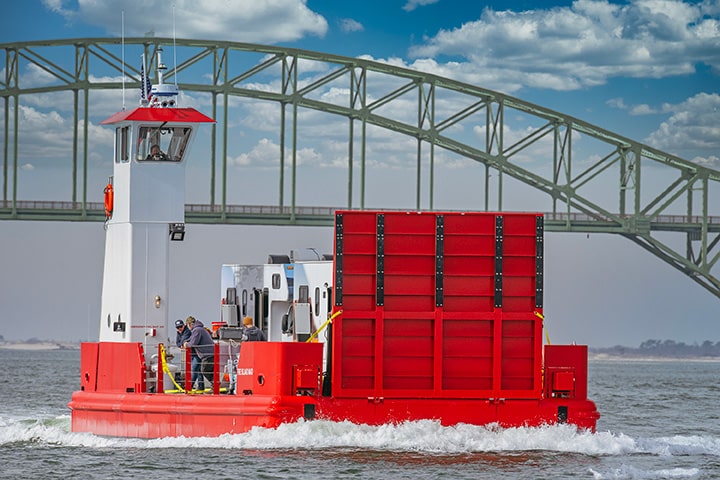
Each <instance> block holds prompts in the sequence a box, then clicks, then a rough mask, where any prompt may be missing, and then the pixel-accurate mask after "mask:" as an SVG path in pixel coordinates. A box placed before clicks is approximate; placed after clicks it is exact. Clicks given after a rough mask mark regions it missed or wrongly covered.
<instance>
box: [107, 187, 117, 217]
mask: <svg viewBox="0 0 720 480" xmlns="http://www.w3.org/2000/svg"><path fill="white" fill-rule="evenodd" d="M114 201H115V195H114V193H113V186H112V182H108V184H107V185H106V186H105V218H106V219H108V218H110V217H112V214H113V203H114Z"/></svg>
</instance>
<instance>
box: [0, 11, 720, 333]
mask: <svg viewBox="0 0 720 480" xmlns="http://www.w3.org/2000/svg"><path fill="white" fill-rule="evenodd" d="M163 5H165V6H168V5H173V2H160V1H157V0H146V1H139V0H126V1H121V0H109V1H103V2H99V1H95V0H92V1H91V0H79V1H63V0H27V1H22V2H21V1H7V2H4V3H3V16H2V19H1V20H0V26H2V28H0V43H7V42H21V41H29V40H52V39H60V38H83V37H117V36H119V35H120V25H121V21H120V17H121V13H120V12H124V16H125V35H126V36H143V35H145V33H146V32H148V31H151V30H152V31H154V32H156V35H158V36H171V34H172V28H173V27H172V11H171V10H167V9H165V10H163V8H162V7H163ZM174 5H175V6H176V13H175V15H176V31H177V36H178V37H179V38H197V39H222V40H232V41H243V42H251V43H261V44H272V45H283V46H288V47H295V48H303V49H307V50H315V51H322V52H327V53H333V54H339V55H345V56H363V57H367V58H371V59H375V60H378V61H383V62H392V63H394V64H397V65H402V66H406V67H409V68H418V69H426V70H430V71H432V72H433V73H437V74H439V75H442V76H447V77H451V78H454V79H458V80H461V81H464V82H468V83H473V84H477V85H480V86H482V87H484V88H488V89H492V90H498V91H502V92H504V93H508V94H510V95H513V96H516V97H519V98H522V99H524V100H527V101H530V102H533V103H536V104H539V105H542V106H544V107H547V108H551V109H554V110H557V111H560V112H563V113H567V114H570V115H573V116H576V117H578V118H580V119H582V120H585V121H588V122H590V123H593V124H596V125H598V126H601V127H603V128H606V129H608V130H610V131H614V132H617V133H620V134H622V135H624V136H627V137H630V138H633V139H636V140H639V141H643V142H646V143H648V144H650V145H651V146H653V147H655V148H658V149H660V150H664V151H668V152H670V153H673V154H677V155H679V156H680V157H683V158H686V159H688V160H691V161H696V162H700V163H703V164H706V165H709V166H711V167H713V168H716V169H720V149H719V148H718V146H719V145H720V92H719V90H720V88H719V85H720V84H719V83H718V80H719V79H720V75H719V74H720V71H719V70H718V68H719V67H720V2H718V1H717V0H713V1H708V0H706V1H674V0H637V1H629V2H628V1H622V2H621V1H612V2H607V1H587V0H578V1H575V2H571V1H556V2H549V1H547V2H538V1H532V2H531V1H512V2H511V1H489V2H481V1H470V2H468V1H467V0H399V1H379V0H366V1H364V2H345V1H338V0H318V1H312V0H309V1H300V0H275V1H272V2H270V1H267V2H258V1H257V0H194V1H191V0H177V1H176V2H174ZM26 113H27V115H28V116H27V118H26V120H27V122H26V123H25V124H26V125H27V126H34V125H35V124H33V123H32V122H33V120H36V121H37V122H38V123H37V127H34V128H42V129H43V130H44V131H45V132H46V133H47V134H48V135H51V134H52V133H53V132H56V133H57V134H58V135H62V134H63V132H66V131H67V130H66V129H67V128H68V126H67V125H66V123H65V122H64V120H63V118H64V114H66V113H67V112H63V111H62V110H61V109H59V108H57V109H52V108H42V107H40V106H33V107H32V109H30V110H28V111H27V112H26ZM52 114H54V115H52ZM65 135H66V134H65ZM97 138H98V142H101V141H102V142H105V143H107V140H108V138H110V137H109V133H108V132H106V134H103V133H102V129H101V128H98V135H97ZM33 147H35V148H39V147H40V146H38V145H34V146H33ZM100 148H101V147H100V145H98V149H100ZM196 148H197V147H196ZM244 148H245V147H238V149H236V150H235V151H231V152H230V155H231V156H232V157H233V161H234V165H236V166H238V167H240V166H243V165H252V162H253V161H254V160H253V159H254V158H256V156H254V155H253V152H259V151H261V145H260V143H258V144H257V145H254V146H252V145H251V146H247V149H244ZM49 149H51V145H48V146H47V148H44V149H43V150H42V151H43V152H47V151H49ZM33 151H34V150H32V149H31V148H30V146H28V149H27V152H26V154H25V156H24V157H23V159H22V160H21V161H22V162H23V165H24V166H26V167H27V171H31V170H32V169H33V168H34V165H35V164H40V162H41V159H40V158H39V157H40V156H41V154H40V153H37V154H35V157H33V155H34V154H33V153H32V152H33ZM99 151H100V150H99ZM311 153H312V155H313V156H314V157H322V155H323V152H322V151H320V150H319V149H318V150H316V151H313V152H311ZM21 154H22V152H21ZM45 154H47V153H43V155H45ZM35 171H36V172H38V171H39V169H36V170H35ZM38 176H39V175H38ZM32 185H35V184H32ZM38 185H40V184H38ZM609 188H611V189H612V188H614V187H609ZM98 191H101V188H100V189H99V190H98ZM50 197H51V198H52V194H51V195H50ZM25 198H27V199H31V198H28V197H25ZM714 213H715V214H716V215H717V214H720V213H719V212H718V211H717V208H716V209H715V212H714ZM28 223H30V222H25V223H22V222H0V235H2V237H3V241H4V242H6V241H7V242H8V243H7V245H8V248H6V249H3V253H0V261H2V264H3V265H12V266H14V267H15V268H6V269H4V270H3V273H2V274H0V287H3V288H0V290H1V291H2V293H0V295H3V297H1V300H2V301H1V302H0V303H2V305H3V307H4V311H3V312H2V313H1V314H0V315H2V322H1V323H0V335H4V336H5V337H6V338H13V337H16V338H27V337H30V336H39V337H45V338H49V337H52V336H55V337H57V336H58V335H60V333H55V334H54V335H49V334H47V333H46V332H45V331H44V330H42V329H41V330H39V331H37V330H34V327H33V325H32V324H23V325H18V323H17V322H18V320H19V319H21V318H22V319H25V318H36V317H41V316H42V312H43V305H42V304H37V302H34V301H33V298H35V295H36V294H37V292H36V291H34V288H35V287H36V285H35V283H34V282H33V281H32V280H31V279H30V278H36V277H37V276H38V272H40V271H43V272H45V273H44V275H49V277H48V278H49V279H51V280H50V283H52V284H53V285H54V286H53V288H52V289H50V291H49V292H48V295H50V296H51V298H52V300H51V301H52V302H53V304H56V305H57V304H61V305H63V307H64V311H67V312H69V314H71V315H74V316H76V317H77V316H81V317H82V321H81V322H79V323H80V327H78V326H77V325H76V324H73V323H72V322H71V324H70V325H68V327H67V328H68V330H67V331H63V332H62V335H63V336H66V337H67V338H69V339H77V338H84V337H86V336H87V335H86V333H87V331H88V326H87V323H88V322H87V321H86V317H88V318H90V317H92V316H93V313H94V312H95V310H99V290H98V294H97V296H98V300H97V301H95V300H94V299H93V300H88V298H89V297H93V296H95V294H94V289H96V288H97V281H98V279H100V278H101V272H100V271H98V270H99V269H101V268H102V264H101V263H100V264H99V266H98V264H97V262H98V261H99V260H98V257H101V256H102V232H97V231H96V230H97V228H98V225H92V224H83V225H77V224H75V225H56V224H33V225H28ZM51 227H52V228H53V230H56V231H58V232H61V234H62V237H61V239H62V240H61V241H59V242H57V243H56V244H54V245H43V244H42V243H41V242H42V240H41V239H43V238H45V237H46V235H43V231H44V229H49V228H51ZM201 228H202V229H204V230H203V231H202V234H199V235H198V236H200V237H205V236H207V238H214V235H211V234H210V233H208V232H210V231H222V232H223V235H225V236H227V237H228V240H227V241H228V242H229V243H232V242H235V241H236V239H237V236H240V237H243V236H245V234H246V233H247V231H246V230H245V229H244V227H234V228H235V229H234V230H231V229H229V228H224V227H198V229H201ZM213 229H215V230H213ZM303 232H304V233H303V234H302V235H301V234H299V233H297V234H294V235H293V236H296V237H297V238H296V239H294V241H297V242H301V241H305V242H316V243H314V244H318V243H319V244H320V245H321V246H323V247H324V246H326V245H327V246H328V248H329V246H330V245H331V243H330V241H331V239H330V238H327V237H328V236H329V235H328V234H327V232H326V231H324V230H323V229H317V230H312V229H311V230H309V231H307V232H305V231H303ZM268 235H272V234H268ZM35 236H37V237H38V238H37V239H35V240H33V243H30V242H28V239H29V238H35ZM569 237H570V236H563V235H557V236H555V235H549V238H548V247H547V248H548V249H551V251H557V254H556V255H557V257H558V258H559V259H560V260H558V261H557V262H556V263H555V264H554V265H552V264H549V265H548V270H549V271H548V277H547V278H548V280H547V282H548V283H550V279H553V280H555V282H556V284H557V287H556V290H557V291H559V292H561V293H558V294H557V296H555V297H551V298H555V299H556V300H548V302H550V306H554V307H555V312H554V313H555V315H556V316H558V317H563V318H566V320H561V321H560V323H561V328H558V330H560V331H561V332H563V333H560V334H559V336H560V338H558V340H559V341H563V340H564V341H578V342H581V343H590V344H595V345H599V346H602V345H613V344H625V345H637V344H639V343H640V342H641V341H643V340H645V339H648V338H661V339H665V338H671V339H676V340H680V341H686V342H692V341H695V340H697V341H702V340H705V339H711V340H714V341H718V340H720V322H719V321H718V314H717V311H718V306H720V303H719V302H720V301H719V300H718V299H717V298H715V297H712V295H710V294H708V293H707V292H705V291H704V290H703V289H702V288H701V287H699V286H697V285H696V284H694V283H693V282H691V281H690V280H689V279H687V278H685V277H684V276H683V275H681V274H679V273H677V272H675V271H674V270H672V269H671V268H670V267H667V266H665V265H664V264H662V263H661V262H660V261H659V260H656V259H654V258H652V257H651V256H650V255H649V254H647V253H645V252H644V251H641V250H640V249H638V248H637V247H634V246H632V245H628V244H629V242H627V241H624V240H621V239H615V238H612V239H608V238H603V239H600V238H599V237H598V238H595V237H593V238H585V239H584V240H585V242H581V243H578V241H577V240H576V239H570V238H569ZM196 238H197V237H196ZM78 239H79V240H78ZM90 239H92V242H91V241H90ZM208 241H209V240H208ZM34 242H37V243H34ZM78 242H79V243H80V244H82V245H86V247H84V248H80V249H79V250H77V251H75V249H76V245H77V244H78ZM590 242H592V243H590ZM62 244H64V247H63V248H60V247H61V246H62ZM96 244H99V246H98V245H96ZM186 244H187V248H189V249H193V248H195V249H197V250H192V251H193V252H195V253H194V254H193V255H190V257H192V260H193V261H195V262H196V263H194V264H193V265H192V266H190V265H186V266H182V265H178V266H175V267H173V268H177V269H179V270H178V271H179V275H180V276H184V275H192V274H193V272H195V271H198V270H202V271H203V272H206V273H207V275H215V277H217V279H215V277H212V279H213V281H216V280H217V281H219V266H218V265H219V263H221V262H222V261H230V260H231V259H229V258H224V257H223V258H220V257H217V256H215V257H207V256H203V254H202V252H204V251H207V250H208V248H207V246H206V245H202V244H200V243H195V242H194V241H193V242H186ZM28 245H33V248H28ZM273 245H275V243H273ZM589 245H591V247H589V248H591V249H592V252H593V255H597V256H598V257H599V256H600V252H603V254H604V255H605V257H603V258H606V259H607V258H610V259H612V262H608V261H598V262H595V263H593V262H590V263H589V264H588V265H583V266H584V268H587V269H589V271H590V272H592V273H588V274H587V275H588V276H589V277H590V278H589V279H587V278H586V279H585V280H584V281H583V282H578V281H576V280H577V278H581V277H580V274H579V273H578V272H577V271H575V270H573V267H574V266H577V264H578V262H572V263H573V264H572V265H571V264H565V263H563V262H562V261H561V259H562V258H563V256H565V255H566V252H568V255H569V252H575V254H576V255H578V256H579V257H580V258H583V259H588V257H590V256H591V255H588V246H589ZM267 246H268V245H267V242H260V244H259V245H256V246H253V248H252V249H250V248H248V249H246V251H244V252H243V253H242V255H240V254H238V258H236V259H232V260H233V261H238V262H247V263H254V262H257V261H258V259H262V258H264V255H265V254H266V253H268V252H266V251H264V250H263V249H265V248H267ZM303 246H308V244H303V245H297V244H295V245H288V246H287V247H283V243H282V242H279V241H278V242H277V246H276V248H278V249H283V248H285V249H290V248H298V247H303ZM56 248H57V251H55V250H54V249H56ZM98 249H99V250H98ZM217 249H218V248H216V247H213V248H212V250H217ZM220 250H221V249H220ZM71 251H72V252H75V254H76V255H78V257H77V259H76V260H72V259H73V258H74V257H72V255H70V254H69V253H67V252H71ZM9 252H14V253H9ZM83 254H86V255H88V256H90V257H92V258H93V259H94V260H93V261H83V259H82V255H83ZM46 255H47V257H45V256H46ZM60 257H62V259H63V260H67V261H68V265H66V266H64V267H62V268H61V269H54V268H49V267H48V265H52V264H53V262H57V261H58V258H60ZM240 257H242V258H240ZM588 261H589V260H588ZM581 263H583V264H584V263H585V262H581ZM613 264H615V265H616V266H617V265H631V266H632V267H631V269H628V270H621V271H620V272H618V271H617V270H616V269H613V266H612V265H613ZM82 266H87V268H86V269H83V268H81V267H82ZM23 270H30V272H32V273H31V274H26V273H25V272H23ZM75 270H77V273H76V274H74V278H76V281H74V282H65V281H63V280H62V279H66V278H67V275H68V274H69V272H73V271H75ZM215 270H217V272H216V274H215V273H212V272H214V271H215ZM11 272H12V273H11ZM51 274H52V275H51ZM27 275H29V278H28V279H26V280H24V281H22V282H21V281H18V278H23V279H25V277H26V276H27ZM50 275H51V276H50ZM83 282H87V283H83ZM67 283H69V285H68V284H67ZM178 288H179V289H180V290H183V289H186V292H187V291H190V289H189V287H187V286H186V285H184V284H182V282H180V281H179V280H178ZM208 288H209V290H208V292H209V293H207V294H206V296H207V297H209V298H212V299H213V300H211V302H214V296H215V290H213V289H212V288H210V287H208ZM546 288H548V289H549V288H553V285H547V286H546ZM60 290H62V291H60ZM79 291H80V292H82V293H80V292H79ZM79 295H82V300H80V299H79V297H78V296H79ZM182 296H183V297H186V296H190V295H189V294H188V295H182ZM203 298H205V297H203ZM203 301H204V300H203ZM597 302H600V303H601V304H603V305H606V306H605V307H603V308H602V309H601V310H604V311H605V312H607V315H606V314H604V313H602V314H599V313H598V309H597V308H595V309H592V312H590V313H588V311H587V310H588V309H587V303H591V304H596V303H597ZM6 306H8V307H7V308H5V307H6ZM550 306H549V307H548V310H550ZM211 307H212V308H214V307H215V305H214V304H212V305H211ZM192 308H193V307H192V306H191V305H186V304H182V305H178V307H177V310H175V311H174V312H173V313H175V314H177V316H182V315H183V312H184V311H186V310H188V309H192ZM203 314H204V316H205V317H209V316H211V315H213V312H212V310H211V309H209V308H205V310H201V315H200V316H201V317H202V316H203ZM582 317H586V318H587V320H584V321H583V320H578V318H582ZM609 317H612V318H609ZM687 321H689V322H691V323H690V325H691V327H690V329H688V328H687V327H684V326H683V325H684V324H685V323H684V322H687ZM562 322H567V323H562ZM604 322H609V323H608V324H607V325H604V326H603V327H599V325H600V324H603V323H604ZM91 323H92V322H91ZM6 325H7V326H6ZM10 325H15V327H11V326H10ZM16 327H17V328H16ZM90 337H91V338H92V335H90Z"/></svg>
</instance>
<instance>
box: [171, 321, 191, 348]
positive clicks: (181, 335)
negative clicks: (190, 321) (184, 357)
mask: <svg viewBox="0 0 720 480" xmlns="http://www.w3.org/2000/svg"><path fill="white" fill-rule="evenodd" d="M190 333H191V332H190V329H189V328H188V327H187V325H186V326H184V327H183V329H182V332H177V334H176V335H175V345H177V346H178V347H182V346H183V343H185V342H187V341H188V340H190Z"/></svg>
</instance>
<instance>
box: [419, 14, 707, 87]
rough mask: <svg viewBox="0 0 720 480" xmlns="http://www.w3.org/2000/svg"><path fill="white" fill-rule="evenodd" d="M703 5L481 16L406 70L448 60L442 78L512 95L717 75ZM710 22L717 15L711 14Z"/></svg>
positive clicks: (438, 38)
mask: <svg viewBox="0 0 720 480" xmlns="http://www.w3.org/2000/svg"><path fill="white" fill-rule="evenodd" d="M710 12H711V10H710V9H708V8H707V5H706V4H702V5H695V4H690V3H685V2H682V1H679V0H635V1H632V2H630V3H629V4H627V5H618V4H613V3H609V2H608V1H595V0H577V1H575V2H574V3H573V4H572V5H571V6H570V7H562V8H559V7H558V8H553V9H549V10H530V11H525V12H513V11H499V12H496V11H493V10H490V9H486V10H485V11H484V12H483V14H482V16H481V18H480V19H478V20H475V21H471V22H467V23H465V24H463V25H461V26H460V27H458V28H455V29H452V30H441V31H439V32H438V33H437V34H436V35H434V36H432V37H428V38H426V39H425V41H424V43H423V44H421V45H417V46H415V47H413V48H412V49H411V50H410V54H411V56H413V57H415V58H417V59H418V60H416V61H415V63H414V64H411V65H409V66H410V67H411V68H418V69H427V68H428V67H432V64H430V63H429V62H428V61H427V60H424V59H426V58H433V59H435V61H438V59H440V58H442V57H444V56H448V57H452V58H462V59H464V60H465V61H464V62H456V63H446V64H444V65H443V67H444V69H445V70H446V71H445V72H442V73H443V74H446V75H449V76H451V77H453V78H457V79H460V80H463V81H474V80H475V78H477V77H480V76H482V77H485V78H487V77H491V78H492V80H490V81H485V82H484V83H483V84H484V85H488V86H489V88H499V89H502V90H503V91H507V92H511V91H513V89H517V88H519V86H528V87H537V88H548V89H554V90H573V89H579V88H585V87H589V86H596V85H602V84H604V83H606V82H607V80H608V79H609V78H613V77H636V78H661V77H667V76H674V75H682V74H690V73H694V71H695V65H696V64H698V63H705V64H708V65H710V66H712V67H713V68H716V69H717V68H720V21H718V19H717V18H711V17H708V16H707V15H708V14H709V13H710ZM712 13H714V14H717V9H715V12H712Z"/></svg>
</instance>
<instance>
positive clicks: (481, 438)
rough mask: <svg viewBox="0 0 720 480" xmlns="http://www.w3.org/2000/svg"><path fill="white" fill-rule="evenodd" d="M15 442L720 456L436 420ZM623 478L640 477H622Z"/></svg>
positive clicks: (669, 444)
mask: <svg viewBox="0 0 720 480" xmlns="http://www.w3.org/2000/svg"><path fill="white" fill-rule="evenodd" d="M16 442H31V443H45V444H54V445H64V446H83V447H90V448H95V447H97V448H105V447H111V446H115V447H128V448H188V447H191V448H225V449H254V450H275V449H325V448H359V449H371V450H386V451H412V452H429V453H440V454H443V453H447V454H458V453H478V452H514V451H532V450H541V451H550V452H562V453H579V454H585V455H609V456H616V455H627V454H638V453H640V454H650V455H659V456H664V455H672V456H676V455H677V456H682V455H711V456H720V439H717V438H712V437H704V436H674V437H660V438H651V439H647V438H645V439H634V438H631V437H629V436H627V435H625V434H623V433H611V432H597V433H590V432H588V431H578V430H577V429H576V428H575V427H573V426H571V425H553V426H545V427H537V428H529V427H517V428H499V427H496V426H484V427H480V426H476V425H466V424H460V425H455V426H451V427H444V426H442V425H440V424H439V423H438V422H436V421H430V420H423V421H416V422H405V423H401V424H397V425H381V426H368V425H356V424H353V423H350V422H329V421H323V420H314V421H308V422H306V421H300V422H297V423H292V424H286V425H282V426H280V427H279V428H277V429H266V428H253V429H252V430H251V431H249V432H247V433H244V434H237V435H222V436H220V437H217V438H208V437H205V438H192V439H191V438H184V437H179V438H161V439H152V440H144V439H133V438H107V437H99V436H96V435H92V434H88V433H73V432H70V417H69V416H61V417H56V418H48V419H41V420H30V419H25V420H23V419H12V418H11V419H9V418H7V417H5V418H2V417H0V447H1V446H3V445H7V444H10V443H16ZM599 478H606V477H599ZM609 478H616V477H612V476H611V477H609ZM618 478H637V477H633V476H630V477H623V476H622V475H621V476H620V477H618ZM654 478H657V477H654ZM669 478H673V477H669Z"/></svg>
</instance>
